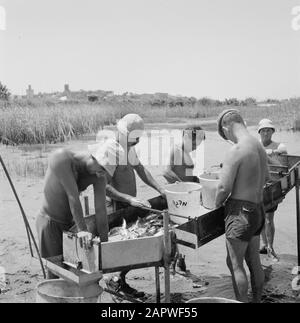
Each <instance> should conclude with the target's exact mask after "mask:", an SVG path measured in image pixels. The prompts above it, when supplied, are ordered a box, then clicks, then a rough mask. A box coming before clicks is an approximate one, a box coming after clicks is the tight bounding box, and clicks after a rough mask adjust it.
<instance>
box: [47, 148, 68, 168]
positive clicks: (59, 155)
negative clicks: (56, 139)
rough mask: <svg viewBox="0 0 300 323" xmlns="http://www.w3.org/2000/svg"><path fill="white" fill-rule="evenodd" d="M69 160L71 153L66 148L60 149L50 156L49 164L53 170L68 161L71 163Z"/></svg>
mask: <svg viewBox="0 0 300 323" xmlns="http://www.w3.org/2000/svg"><path fill="white" fill-rule="evenodd" d="M71 159H72V153H71V151H70V150H68V149H66V148H60V149H57V150H55V151H54V152H53V153H52V154H51V156H50V160H49V164H50V166H51V167H52V168H53V167H57V166H60V165H62V164H64V163H66V162H68V161H71Z"/></svg>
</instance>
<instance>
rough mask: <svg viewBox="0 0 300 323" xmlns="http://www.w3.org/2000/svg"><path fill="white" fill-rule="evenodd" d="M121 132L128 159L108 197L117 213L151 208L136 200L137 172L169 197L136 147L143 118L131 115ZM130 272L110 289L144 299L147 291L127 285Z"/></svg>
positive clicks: (115, 279) (122, 122)
mask: <svg viewBox="0 0 300 323" xmlns="http://www.w3.org/2000/svg"><path fill="white" fill-rule="evenodd" d="M117 130H118V133H117V141H118V143H119V144H120V145H121V147H122V148H123V150H124V156H125V160H124V161H123V162H120V165H118V167H117V169H116V171H115V173H114V176H113V177H112V180H111V182H110V183H109V184H108V185H107V187H106V194H107V195H108V196H109V197H110V198H111V199H112V202H113V204H114V210H119V209H121V208H124V207H127V206H128V205H131V206H134V207H148V208H150V207H151V205H150V203H149V202H148V201H147V200H141V199H138V198H136V195H137V187H136V178H135V172H136V173H137V174H138V176H139V177H140V178H141V180H142V181H143V182H144V183H145V184H147V185H149V186H150V187H152V188H153V189H155V190H156V191H157V192H159V194H161V195H162V196H165V192H164V189H163V188H162V187H161V186H160V185H159V184H158V183H157V182H156V180H155V179H154V178H153V177H152V175H151V174H150V172H149V171H148V170H147V169H146V168H145V167H144V166H143V165H142V163H141V162H140V160H139V158H138V156H137V154H136V151H135V148H134V147H135V145H137V144H138V143H139V138H140V137H141V136H142V134H143V132H144V122H143V119H142V118H141V117H140V116H139V115H137V114H127V115H125V116H124V117H123V118H122V119H121V120H120V121H119V122H118V124H117ZM134 171H135V172H134ZM127 273H128V271H123V272H121V273H120V274H119V276H114V277H112V278H111V280H110V281H109V283H108V285H109V287H111V288H113V289H114V290H116V291H118V292H124V293H125V294H128V295H130V296H133V297H137V298H139V297H143V296H144V293H143V292H139V291H137V290H136V289H134V288H132V287H131V286H129V285H128V284H127V283H126V277H125V276H126V274H127Z"/></svg>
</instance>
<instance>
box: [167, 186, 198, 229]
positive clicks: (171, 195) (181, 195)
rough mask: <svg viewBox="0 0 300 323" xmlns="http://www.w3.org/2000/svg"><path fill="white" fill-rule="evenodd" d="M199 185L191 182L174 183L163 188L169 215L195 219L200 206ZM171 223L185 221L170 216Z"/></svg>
mask: <svg viewBox="0 0 300 323" xmlns="http://www.w3.org/2000/svg"><path fill="white" fill-rule="evenodd" d="M201 189H202V187H201V185H200V184H198V183H193V182H176V183H174V184H168V185H166V186H165V192H166V196H167V202H168V209H169V212H170V213H173V214H176V215H183V216H186V217H191V218H193V217H195V216H197V215H198V213H199V212H198V211H199V210H200V209H201V208H202V206H201ZM170 218H171V220H172V221H173V222H176V223H178V224H181V223H184V222H186V221H187V220H185V219H181V218H178V217H173V216H172V215H171V216H170Z"/></svg>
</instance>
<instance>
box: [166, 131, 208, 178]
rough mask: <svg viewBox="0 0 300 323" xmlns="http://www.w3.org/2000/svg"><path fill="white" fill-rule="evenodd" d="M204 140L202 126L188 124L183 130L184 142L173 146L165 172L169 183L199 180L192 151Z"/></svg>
mask: <svg viewBox="0 0 300 323" xmlns="http://www.w3.org/2000/svg"><path fill="white" fill-rule="evenodd" d="M202 140H205V133H204V130H203V129H202V128H201V127H200V126H188V127H186V128H185V129H184V130H183V133H182V144H181V145H175V146H174V147H173V148H172V150H171V154H170V159H169V162H168V166H167V167H166V170H165V171H164V174H163V175H164V178H165V179H166V180H167V181H168V183H175V182H199V179H198V177H196V176H193V170H194V163H193V160H192V158H191V156H190V153H191V152H192V151H194V150H196V148H197V147H198V146H199V145H200V144H201V142H202Z"/></svg>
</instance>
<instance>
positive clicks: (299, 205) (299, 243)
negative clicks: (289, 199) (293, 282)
mask: <svg viewBox="0 0 300 323" xmlns="http://www.w3.org/2000/svg"><path fill="white" fill-rule="evenodd" d="M299 181H300V174H299V168H298V169H297V172H296V186H295V188H296V214H297V253H298V271H300V269H299V268H300V199H299Z"/></svg>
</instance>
